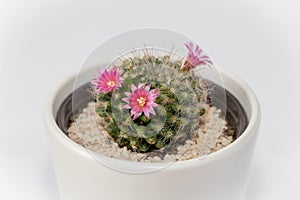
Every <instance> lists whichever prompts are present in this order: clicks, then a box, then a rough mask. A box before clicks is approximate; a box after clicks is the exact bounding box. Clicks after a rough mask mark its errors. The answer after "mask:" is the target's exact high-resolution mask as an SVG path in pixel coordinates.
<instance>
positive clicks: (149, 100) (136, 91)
mask: <svg viewBox="0 0 300 200" xmlns="http://www.w3.org/2000/svg"><path fill="white" fill-rule="evenodd" d="M131 91H132V93H130V92H125V95H126V96H127V97H125V98H123V99H122V100H123V101H124V102H126V103H127V104H126V105H124V106H123V108H125V109H131V111H130V114H131V116H133V120H135V119H137V118H138V117H139V116H141V114H142V113H144V114H145V116H146V117H147V118H148V119H150V113H151V114H153V115H156V113H155V111H154V109H153V108H154V107H158V105H157V104H156V103H155V102H154V100H155V99H156V98H157V97H159V94H158V89H153V90H150V84H149V85H146V87H143V84H141V83H140V84H139V85H138V87H137V88H136V86H135V85H134V84H131Z"/></svg>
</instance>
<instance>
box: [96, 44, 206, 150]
mask: <svg viewBox="0 0 300 200" xmlns="http://www.w3.org/2000/svg"><path fill="white" fill-rule="evenodd" d="M186 47H187V48H188V50H189V53H188V57H187V59H186V61H185V62H184V64H182V60H179V59H177V60H174V59H173V60H172V59H171V57H172V56H171V55H170V54H166V55H160V56H154V55H150V54H148V53H144V55H143V56H138V55H134V56H132V57H130V58H126V59H124V60H122V63H121V64H120V66H114V67H112V68H111V69H105V70H104V71H103V72H99V75H98V76H97V78H96V79H95V80H93V81H92V82H91V83H92V84H93V85H94V87H95V91H96V93H97V105H98V107H97V113H98V115H99V116H100V117H101V118H103V119H104V121H105V126H104V128H105V129H106V131H107V133H108V134H109V135H110V137H111V138H112V139H113V140H114V141H115V142H116V143H117V144H118V145H119V146H120V147H124V146H126V147H127V148H128V149H130V150H132V151H137V152H153V151H157V150H160V151H162V150H166V149H168V148H170V149H171V148H172V146H173V144H176V143H182V142H184V141H185V140H186V139H190V138H192V137H193V136H194V135H195V134H196V131H197V129H198V128H199V125H200V116H202V115H203V114H204V112H205V110H204V108H203V107H202V105H203V103H207V87H205V80H204V79H202V78H201V77H200V76H196V75H195V73H197V72H196V70H195V67H196V66H197V65H203V64H211V62H210V60H209V59H208V57H206V56H205V57H203V56H202V55H201V56H200V54H201V51H202V50H201V49H200V48H199V47H198V46H196V49H195V50H194V49H193V45H192V43H187V44H186ZM190 59H192V60H190ZM200 61H201V62H200ZM187 63H189V64H187Z"/></svg>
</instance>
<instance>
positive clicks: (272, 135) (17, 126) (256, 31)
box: [0, 0, 300, 200]
mask: <svg viewBox="0 0 300 200" xmlns="http://www.w3.org/2000/svg"><path fill="white" fill-rule="evenodd" d="M299 10H300V6H299V3H298V1H296V0H295V1H292V0H285V1H279V0H252V1H234V0H227V1H214V0H210V1H208V0H207V1H201V0H198V1H196V0H195V1H189V0H184V1H178V2H176V1H175V0H173V1H156V0H148V1H141V0H139V1H138V0H136V1H134V0H131V1H119V2H117V1H109V2H103V1H94V2H93V1H53V0H51V1H50V0H49V1H32V0H29V1H22V0H17V1H16V0H13V1H0V134H1V135H0V136H1V137H0V199H1V200H2V199H3V200H6V199H13V200H15V199H22V200H48V199H49V200H58V199H59V197H58V189H57V184H56V181H55V174H54V171H53V167H52V164H51V158H50V155H49V149H48V144H47V137H46V129H45V127H44V122H43V107H44V105H45V102H46V100H47V95H49V93H50V92H51V89H52V88H54V86H55V85H56V84H57V83H58V82H60V81H62V80H63V79H64V78H65V77H66V76H68V75H69V74H71V73H73V72H75V71H76V70H77V69H78V68H79V67H80V64H81V63H82V62H83V61H84V59H85V58H86V57H87V56H88V54H89V53H90V52H91V51H92V50H93V49H94V48H95V47H96V46H97V45H98V44H100V43H101V42H103V41H104V40H106V39H108V38H109V37H111V36H113V35H115V34H118V33H120V32H122V31H126V30H130V29H133V28H138V27H146V26H147V27H149V26H151V27H152V26H154V27H162V28H169V29H173V30H177V31H180V32H182V33H185V34H187V35H189V36H190V37H191V38H193V39H194V40H196V41H198V42H199V43H200V44H202V45H203V46H204V47H205V50H206V51H207V52H208V53H209V54H210V56H211V57H213V59H214V60H215V61H216V62H217V63H218V65H219V66H222V67H224V68H227V69H229V70H231V71H233V72H235V73H236V74H238V75H239V76H240V77H242V78H243V79H244V80H245V81H246V82H247V83H248V84H249V85H250V86H251V87H252V88H253V90H254V91H255V92H256V94H257V96H258V98H259V100H260V102H261V106H262V110H263V120H262V125H261V129H260V136H259V139H258V144H257V148H256V153H255V157H254V161H253V166H252V170H251V174H250V180H249V187H248V192H247V195H246V200H282V199H289V200H294V199H300V191H299V182H300V155H299V154H300V135H299V134H300V133H299V126H298V125H299V123H300V121H299V118H300V117H299V113H300V106H299V104H300V95H299V93H300V91H299V84H300V81H299V80H300V78H299V74H300V70H299V68H300V56H299V54H300V25H299V23H300V22H299V21H300V14H299V13H300V12H299ZM232 189H233V190H234V188H232ZM99 199H101V197H99Z"/></svg>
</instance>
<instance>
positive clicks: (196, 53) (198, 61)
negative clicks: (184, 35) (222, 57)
mask: <svg viewBox="0 0 300 200" xmlns="http://www.w3.org/2000/svg"><path fill="white" fill-rule="evenodd" d="M185 46H186V48H187V49H188V57H187V61H188V62H186V63H185V64H184V67H183V68H184V69H190V68H194V67H196V66H198V65H206V64H212V62H211V60H210V59H209V57H208V56H206V55H201V54H202V53H203V51H202V49H200V47H199V46H198V45H196V47H195V48H194V44H193V43H192V42H188V43H185Z"/></svg>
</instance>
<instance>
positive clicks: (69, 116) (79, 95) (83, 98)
mask: <svg viewBox="0 0 300 200" xmlns="http://www.w3.org/2000/svg"><path fill="white" fill-rule="evenodd" d="M210 84H212V87H214V90H213V92H214V94H213V95H214V106H216V107H218V108H220V109H221V111H222V114H223V115H225V119H226V121H227V123H228V125H229V126H230V127H231V128H232V129H233V130H234V133H235V134H234V139H236V138H238V137H239V136H241V135H242V134H243V132H244V130H245V129H246V128H247V126H248V118H247V114H246V112H245V110H244V108H243V107H242V105H241V104H240V102H239V101H238V100H237V99H236V98H235V97H234V96H233V94H231V93H230V92H229V91H228V90H225V93H226V105H224V104H225V103H224V102H223V101H221V100H220V101H218V99H223V98H221V95H223V91H224V89H223V88H222V87H221V86H219V85H217V84H214V83H210ZM91 90H92V86H91V84H89V83H86V84H84V85H82V86H81V87H79V88H78V89H76V90H75V91H74V92H73V93H71V94H70V95H68V96H67V98H66V99H65V100H64V101H63V103H62V104H61V105H60V107H59V109H58V112H57V114H56V123H57V125H58V126H59V128H60V129H61V130H62V131H63V133H64V134H66V135H68V128H69V125H70V123H71V122H73V120H74V119H75V118H76V115H77V114H79V113H80V112H81V111H82V109H83V108H85V107H86V106H87V104H88V103H89V102H91V101H95V99H94V97H93V96H92V94H91V92H90V91H91ZM218 95H220V98H218ZM72 98H76V101H74V102H73V101H72ZM78 99H80V100H78ZM224 108H226V109H224ZM74 115H75V116H74Z"/></svg>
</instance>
